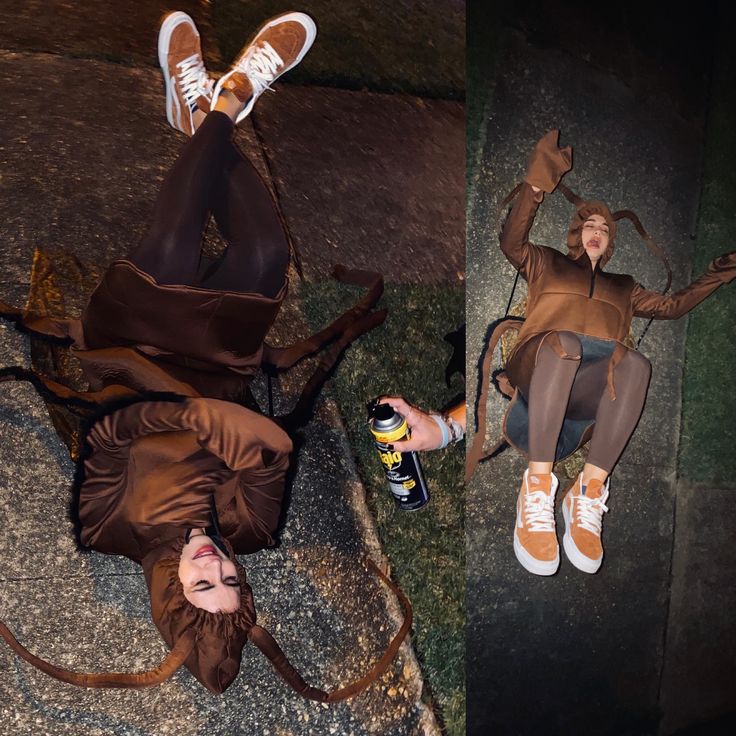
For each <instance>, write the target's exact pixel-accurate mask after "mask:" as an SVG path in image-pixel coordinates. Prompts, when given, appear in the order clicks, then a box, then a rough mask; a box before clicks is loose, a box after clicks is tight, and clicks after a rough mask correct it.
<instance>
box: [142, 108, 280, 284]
mask: <svg viewBox="0 0 736 736" xmlns="http://www.w3.org/2000/svg"><path fill="white" fill-rule="evenodd" d="M232 137H233V123H232V121H231V120H230V118H228V116H227V115H225V113H223V112H219V111H214V112H211V113H209V115H207V117H206V118H205V120H204V121H203V122H202V125H200V126H199V128H198V129H197V132H196V133H195V134H194V136H193V137H192V138H191V139H190V140H189V141H188V142H187V144H186V145H185V146H184V148H183V149H182V151H181V153H180V154H179V157H178V158H177V160H176V161H175V162H174V165H173V166H172V167H171V169H170V170H169V172H168V174H167V175H166V178H165V179H164V182H163V184H162V186H161V189H160V191H159V194H158V198H157V199H156V206H155V208H154V213H153V221H152V223H151V226H150V228H149V229H148V232H147V233H146V234H145V235H144V237H143V239H142V240H141V242H140V244H139V245H138V246H137V247H136V248H135V249H134V250H133V251H132V253H130V254H129V256H128V257H129V260H131V261H132V262H133V263H134V264H135V265H136V266H138V268H140V269H142V270H143V271H145V272H146V273H148V274H150V275H151V276H153V278H154V279H156V281H157V282H158V283H159V284H188V285H192V286H199V287H201V288H204V289H214V290H220V291H237V292H254V293H258V294H263V295H265V296H267V297H275V296H276V294H277V293H278V291H279V290H280V289H281V287H282V286H283V284H284V280H285V278H286V269H287V267H288V265H289V243H288V241H287V239H286V235H285V233H284V228H283V225H282V224H281V219H280V218H279V215H278V212H277V210H276V205H275V204H274V202H273V199H272V197H271V193H270V192H269V191H268V188H267V187H266V185H265V184H264V183H263V180H262V179H261V177H260V176H259V174H258V172H257V171H256V170H255V168H254V167H253V165H252V164H251V163H250V161H248V159H247V158H245V156H244V155H243V154H242V153H241V151H240V149H238V147H237V146H236V145H235V143H234V142H233V140H232ZM210 214H211V215H213V216H214V218H215V222H216V223H217V227H218V229H219V230H220V233H221V235H222V236H223V238H225V240H226V241H227V243H228V247H227V250H226V251H225V255H224V256H223V257H222V258H221V259H220V260H219V261H218V262H216V263H215V264H214V265H213V266H212V267H210V268H209V269H207V270H206V271H204V269H202V268H201V267H200V249H201V245H202V236H203V234H204V230H205V227H206V225H207V221H208V219H209V217H210Z"/></svg>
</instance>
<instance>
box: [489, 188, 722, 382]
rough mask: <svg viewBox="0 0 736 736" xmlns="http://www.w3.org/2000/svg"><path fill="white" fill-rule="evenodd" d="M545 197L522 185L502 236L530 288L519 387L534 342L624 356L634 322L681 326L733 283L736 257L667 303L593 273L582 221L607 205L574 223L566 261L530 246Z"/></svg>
mask: <svg viewBox="0 0 736 736" xmlns="http://www.w3.org/2000/svg"><path fill="white" fill-rule="evenodd" d="M543 197H544V193H543V192H537V193H535V192H534V190H533V189H532V187H531V185H529V184H527V183H525V184H523V185H522V187H521V191H520V193H519V196H518V198H517V200H516V202H515V203H514V207H513V209H512V210H511V213H510V214H509V216H508V218H507V220H506V224H505V226H504V228H503V232H502V234H501V250H502V251H503V253H504V255H505V256H506V258H508V259H509V261H511V263H512V264H513V265H514V267H515V268H517V269H518V270H519V271H520V273H521V275H522V277H523V278H524V279H525V280H526V282H527V283H528V299H527V307H526V321H525V322H524V325H523V327H522V328H521V330H520V332H519V338H518V342H517V344H516V346H515V348H514V350H513V352H512V354H511V356H510V357H509V361H508V366H507V371H508V374H509V378H510V379H511V382H512V383H513V384H514V385H517V384H518V383H520V382H521V381H522V376H524V377H525V382H526V381H528V380H529V378H530V377H531V372H532V370H533V368H534V361H535V355H532V354H531V353H532V352H533V351H525V350H524V347H525V345H526V344H527V343H528V341H529V340H530V339H531V338H532V337H534V336H535V335H539V334H541V333H545V332H551V331H559V330H569V331H570V332H577V333H580V334H582V335H588V336H590V337H597V338H602V339H607V340H615V341H617V342H618V343H619V344H620V345H621V346H622V348H623V347H625V343H626V340H627V337H628V335H629V329H630V327H631V320H632V318H633V317H652V318H654V319H678V318H679V317H682V316H683V315H685V314H687V313H688V312H689V311H690V310H691V309H693V308H694V307H696V306H697V305H698V304H700V302H701V301H703V299H705V298H706V297H707V296H708V295H710V294H712V293H713V292H714V291H715V290H716V289H717V288H718V287H719V286H721V285H722V284H726V283H729V282H730V281H732V280H733V279H734V278H736V251H734V252H731V253H728V254H726V255H723V256H720V257H719V258H716V259H715V260H714V261H712V262H711V263H710V265H709V266H708V269H707V270H706V272H705V273H704V274H703V275H702V276H700V277H699V278H698V279H696V280H695V281H694V282H693V283H692V284H690V285H689V286H686V287H685V288H684V289H680V291H678V292H676V293H674V294H671V295H669V296H663V295H662V294H658V293H657V292H653V291H648V290H647V289H645V288H644V287H643V286H641V284H638V283H637V282H636V281H635V280H634V278H633V277H631V276H629V275H626V274H616V273H609V272H607V271H604V270H603V269H602V268H601V266H600V265H597V266H596V268H595V269H591V265H590V260H589V259H588V257H587V254H586V253H585V250H584V249H583V248H582V242H581V241H580V226H581V225H582V222H584V219H581V214H582V216H584V217H587V216H589V215H590V214H592V212H593V211H596V212H598V214H603V215H604V217H605V212H608V208H607V207H605V205H603V203H586V204H585V205H584V207H585V206H589V205H593V209H590V208H589V209H590V211H588V210H585V209H583V210H581V211H580V213H577V214H576V216H575V218H573V222H572V225H571V229H570V234H569V237H568V246H570V252H569V253H568V254H567V255H566V254H564V253H562V252H561V251H558V250H556V249H554V248H549V247H546V246H539V245H533V244H532V243H530V242H529V231H530V230H531V227H532V223H533V222H534V216H535V214H536V212H537V208H538V207H539V204H540V203H541V201H542V199H543ZM604 209H605V212H604ZM599 210H600V211H599ZM609 216H610V213H609ZM611 222H613V221H612V220H611ZM614 224H615V223H614ZM609 227H610V224H609ZM611 232H612V233H615V230H613V229H612V230H611ZM610 248H611V245H609V250H610ZM609 257H610V256H609ZM601 260H603V259H601Z"/></svg>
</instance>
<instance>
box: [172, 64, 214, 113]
mask: <svg viewBox="0 0 736 736" xmlns="http://www.w3.org/2000/svg"><path fill="white" fill-rule="evenodd" d="M177 67H179V70H180V71H179V73H178V74H177V77H178V78H179V85H180V87H181V92H182V94H183V95H184V99H185V101H186V103H187V105H189V108H190V109H192V108H193V107H194V106H195V105H196V104H197V100H198V99H199V97H205V98H206V99H208V100H211V99H212V86H213V81H212V80H211V79H210V78H209V76H208V75H207V70H206V69H205V67H204V62H203V61H202V57H201V56H200V55H199V54H192V55H191V56H188V57H187V58H186V59H183V60H182V61H180V62H179V63H178V64H177Z"/></svg>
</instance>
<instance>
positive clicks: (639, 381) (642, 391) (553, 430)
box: [519, 332, 651, 480]
mask: <svg viewBox="0 0 736 736" xmlns="http://www.w3.org/2000/svg"><path fill="white" fill-rule="evenodd" d="M556 335H557V337H558V338H559V342H560V345H561V346H562V348H563V350H564V351H565V353H566V354H567V355H566V357H564V358H563V357H561V356H560V355H558V353H557V352H556V351H555V350H554V349H553V348H552V347H551V341H552V340H553V339H554V338H553V337H551V336H550V335H547V336H546V337H545V338H543V339H542V340H541V344H539V347H538V351H537V361H536V364H535V367H534V372H533V374H532V377H531V381H530V383H529V386H528V387H525V386H520V387H519V388H520V390H521V392H522V394H523V395H524V396H525V398H526V399H527V403H528V405H529V457H530V467H531V463H537V464H545V465H546V464H549V467H550V469H551V464H552V462H553V461H554V458H555V449H556V447H557V438H558V437H559V434H560V430H561V428H562V422H563V420H564V418H565V416H569V417H570V418H574V419H591V420H592V419H595V429H594V432H593V437H592V439H591V443H590V452H589V454H588V462H587V465H586V468H587V469H588V471H589V472H591V473H592V474H593V476H594V475H595V472H593V471H594V469H598V470H600V471H602V473H603V478H602V480H605V476H607V475H608V474H609V473H610V472H611V470H612V469H613V467H614V465H615V464H616V462H617V461H618V458H619V457H620V456H621V453H622V452H623V450H624V448H625V447H626V444H627V442H628V441H629V438H630V437H631V435H632V433H633V431H634V428H635V427H636V425H637V423H638V421H639V417H640V416H641V412H642V409H643V408H644V401H645V399H646V394H647V389H648V386H649V378H650V375H651V365H650V363H649V361H648V360H647V359H646V358H645V357H644V356H643V355H641V354H640V353H638V352H635V351H629V352H627V353H626V355H625V357H624V358H623V359H622V360H621V361H620V362H619V363H618V365H617V366H616V367H615V370H614V383H615V386H616V398H615V400H614V399H612V398H611V396H610V393H609V391H608V386H607V376H608V358H602V359H599V360H594V361H590V362H585V363H583V364H582V365H581V356H582V351H583V346H582V345H581V342H580V339H579V337H578V336H577V335H576V334H574V333H572V332H558V333H556ZM589 466H590V467H589ZM535 472H544V471H543V469H542V468H540V467H535ZM547 472H549V471H547ZM584 475H585V472H584ZM586 477H587V475H586Z"/></svg>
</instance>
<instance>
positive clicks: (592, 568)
mask: <svg viewBox="0 0 736 736" xmlns="http://www.w3.org/2000/svg"><path fill="white" fill-rule="evenodd" d="M567 506H568V505H567V503H565V502H564V501H563V502H562V516H563V517H564V519H565V535H564V536H563V537H562V546H563V547H564V549H565V555H566V556H567V559H568V560H570V562H572V564H573V565H574V566H575V567H577V569H578V570H580V571H582V572H587V573H590V574H591V575H593V574H595V573H597V572H598V570H600V567H601V563H602V562H603V555H601V556H600V559H598V560H592V559H591V558H590V557H587V556H586V555H584V554H583V553H582V552H581V551H580V550H579V549H578V548H577V547H576V546H575V542H574V541H573V538H572V534H570V527H571V526H572V519H571V518H570V512H569V511H568V510H567Z"/></svg>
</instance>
